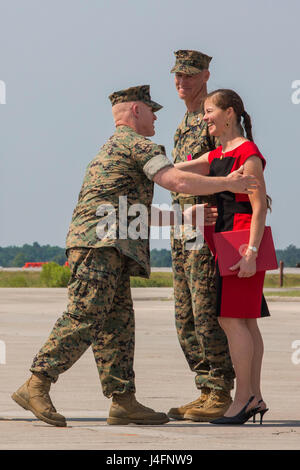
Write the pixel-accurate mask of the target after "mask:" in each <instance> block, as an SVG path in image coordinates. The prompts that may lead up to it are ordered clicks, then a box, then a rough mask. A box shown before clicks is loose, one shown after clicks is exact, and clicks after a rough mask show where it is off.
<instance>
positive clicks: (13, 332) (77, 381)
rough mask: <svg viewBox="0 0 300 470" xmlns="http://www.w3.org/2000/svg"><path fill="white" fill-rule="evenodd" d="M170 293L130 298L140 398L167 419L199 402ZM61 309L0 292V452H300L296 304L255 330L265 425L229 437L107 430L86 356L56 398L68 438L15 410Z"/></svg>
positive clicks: (62, 381)
mask: <svg viewBox="0 0 300 470" xmlns="http://www.w3.org/2000/svg"><path fill="white" fill-rule="evenodd" d="M171 293H172V289H164V288H163V289H160V288H157V289H156V288H154V289H150V288H147V289H133V298H134V304H135V312H136V353H135V371H136V384H137V398H138V399H139V400H140V401H141V402H142V403H143V404H145V405H148V406H151V407H153V408H155V409H156V410H161V411H168V409H169V408H170V407H172V406H177V405H179V404H183V403H186V402H188V401H190V400H193V399H195V398H196V397H197V395H198V393H197V390H196V389H195V386H194V374H193V373H192V372H190V371H189V370H188V368H187V365H186V362H185V359H184V357H183V354H182V352H181V349H180V347H179V344H178V341H177V338H176V332H175V326H174V306H173V301H172V300H170V299H171ZM168 299H169V300H168ZM65 307H66V289H33V288H32V289H26V288H24V289H22V288H19V289H4V288H2V289H0V342H2V343H1V344H2V346H5V349H6V351H5V352H6V357H5V362H6V364H2V363H1V356H0V449H105V450H110V449H116V450H130V449H137V450H139V449H146V450H148V449H149V450H151V449H158V450H159V449H163V450H164V449H168V450H171V449H172V450H187V449H201V450H202V449H219V450H227V449H230V450H233V449H276V450H278V449H298V450H299V449H300V400H299V397H300V306H299V302H288V303H287V302H270V304H269V307H270V310H271V315H272V316H271V318H266V319H261V320H259V321H260V326H261V330H262V333H263V336H264V341H265V357H264V367H263V393H264V398H265V400H266V402H267V404H268V406H269V408H270V411H269V412H268V413H267V414H266V415H265V420H264V422H265V424H264V425H263V426H259V424H253V423H250V422H249V423H247V424H245V425H243V426H242V427H241V426H237V427H226V428H225V427H219V426H213V425H211V424H209V423H194V422H190V421H171V422H169V423H168V424H166V425H163V426H136V425H130V426H108V425H106V416H107V412H108V409H109V405H110V400H107V399H106V398H104V397H103V395H102V392H101V387H100V382H99V378H98V376H97V370H96V367H95V362H94V358H93V355H92V352H91V350H90V349H89V350H88V351H87V352H86V353H85V354H84V355H83V356H82V357H81V359H80V360H79V361H78V362H77V363H76V364H75V365H74V366H73V367H72V368H71V369H70V370H69V371H67V372H66V373H64V374H62V375H61V376H60V378H59V380H58V382H57V384H55V385H54V386H53V387H52V389H51V397H52V400H53V402H54V404H55V406H56V408H57V410H58V411H59V412H61V413H63V414H64V415H65V416H66V418H67V422H68V427H67V428H55V427H52V426H48V425H47V424H45V423H43V422H41V421H39V420H37V419H36V418H35V417H34V416H33V415H32V414H31V413H30V412H27V411H25V410H23V409H22V408H20V407H18V405H17V404H16V403H14V402H13V401H12V400H11V398H10V395H11V393H12V392H14V391H15V390H16V388H17V387H19V386H20V385H21V384H22V383H23V382H24V381H25V379H26V378H27V377H28V375H29V372H28V368H29V366H30V364H31V361H32V358H33V356H34V354H35V353H36V352H37V350H38V349H39V348H40V346H41V345H42V344H43V342H44V341H45V339H46V338H47V336H48V334H49V332H50V330H51V328H52V326H53V324H54V322H55V321H56V319H57V318H58V316H59V315H60V314H61V313H62V312H63V310H64V309H65ZM2 359H3V356H2ZM2 362H3V361H2Z"/></svg>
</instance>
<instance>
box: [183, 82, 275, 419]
mask: <svg viewBox="0 0 300 470" xmlns="http://www.w3.org/2000/svg"><path fill="white" fill-rule="evenodd" d="M204 108H205V116H204V120H205V121H206V122H207V126H208V130H209V133H210V135H212V136H215V137H218V138H219V141H220V143H221V145H220V146H219V147H218V148H216V149H215V150H213V151H211V152H208V153H206V154H204V155H202V156H201V157H199V158H198V159H195V160H193V161H191V162H184V163H182V164H179V165H181V166H184V169H185V170H186V171H192V172H196V173H201V174H208V173H209V174H210V175H212V176H227V175H228V174H229V173H231V172H232V171H234V170H236V169H238V168H239V167H241V166H242V165H243V169H244V174H252V175H255V177H256V178H257V180H258V181H259V187H258V188H257V189H256V190H254V191H253V192H252V193H251V194H249V195H247V194H234V193H231V192H229V191H225V192H222V193H218V194H217V207H218V218H217V222H216V227H215V231H216V232H225V231H228V230H241V229H250V239H249V244H248V247H247V249H246V251H245V253H244V255H243V256H242V257H241V259H240V261H239V262H238V263H237V264H236V265H235V266H232V267H231V269H232V270H233V271H236V275H233V276H225V277H223V278H222V277H221V276H220V273H219V271H218V263H216V266H217V295H218V301H217V304H218V305H217V315H218V320H219V323H220V325H221V327H222V328H223V330H224V331H225V333H226V336H227V339H228V344H229V349H230V354H231V359H232V362H233V365H234V369H235V374H236V393H235V397H234V400H233V402H232V404H231V405H230V407H229V408H228V410H227V411H226V413H225V415H224V416H223V417H222V418H218V419H216V420H214V421H212V423H213V424H243V423H244V422H246V421H247V420H248V419H249V418H250V417H252V416H255V414H256V413H260V417H261V423H262V417H263V415H264V413H265V412H266V411H267V406H266V403H265V401H264V400H263V398H262V393H261V388H260V375H261V365H262V357H263V349H264V347H263V340H262V337H261V334H260V331H259V328H258V325H257V318H259V317H264V316H269V315H270V314H269V310H268V307H267V304H266V301H265V298H264V296H263V283H264V276H265V273H264V272H256V257H257V253H258V250H259V245H260V242H261V239H262V236H263V233H264V228H265V219H266V214H267V208H268V206H269V203H268V201H269V198H268V197H267V195H266V188H265V182H264V177H263V170H264V167H265V164H266V161H265V159H264V157H263V156H262V154H261V153H260V151H259V149H258V148H257V146H256V145H255V144H254V142H253V138H252V132H251V119H250V116H249V115H248V114H247V112H246V111H245V109H244V105H243V102H242V100H241V98H240V97H239V96H238V95H237V93H235V92H234V91H232V90H216V91H215V92H212V93H210V94H209V95H208V96H207V98H206V99H205V103H204ZM242 122H243V126H244V128H245V131H246V136H247V137H246V138H245V137H244V132H243V128H242V126H241V123H242Z"/></svg>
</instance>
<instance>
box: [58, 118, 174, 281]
mask: <svg viewBox="0 0 300 470" xmlns="http://www.w3.org/2000/svg"><path fill="white" fill-rule="evenodd" d="M167 166H173V163H172V162H171V161H170V160H169V159H168V158H167V157H166V155H165V149H164V147H163V146H160V145H157V144H155V143H154V142H152V141H151V140H149V139H147V138H145V137H143V136H141V135H139V134H137V133H136V132H135V131H134V130H133V129H131V128H130V127H127V126H119V127H117V128H116V131H115V133H114V135H113V136H112V137H111V138H110V139H108V141H107V142H106V143H105V144H104V145H103V147H102V148H101V149H100V152H99V153H98V155H97V156H96V157H95V158H94V159H93V160H92V161H91V163H90V164H89V165H88V167H87V170H86V174H85V178H84V181H83V185H82V188H81V191H80V194H79V197H78V203H77V205H76V207H75V209H74V212H73V217H72V221H71V225H70V228H69V232H68V235H67V242H66V246H67V249H68V248H78V247H81V248H101V247H114V248H116V249H117V250H118V251H119V252H120V253H123V254H124V255H126V256H128V257H129V258H130V260H131V261H130V262H129V266H128V268H129V273H130V275H132V276H142V277H149V275H150V250H149V233H150V229H149V227H150V224H148V223H147V226H146V228H145V230H144V232H145V231H146V234H145V235H146V237H147V238H144V239H143V238H138V239H132V238H130V237H129V236H126V230H127V228H128V227H127V226H123V225H122V213H123V215H124V214H125V225H126V223H127V221H128V226H130V223H131V222H132V221H133V220H134V219H135V218H136V215H135V216H128V217H127V211H128V210H129V208H130V207H131V206H133V205H134V204H143V205H144V206H145V207H146V208H147V211H148V214H149V217H150V212H151V210H150V208H151V203H152V198H153V186H154V183H153V182H152V178H153V177H154V176H155V174H156V173H157V172H158V171H159V170H161V169H162V168H165V167H167ZM120 196H123V199H124V200H125V202H126V204H127V207H125V208H123V209H122V207H120V199H119V198H120ZM107 205H109V207H112V208H113V209H114V211H115V212H114V214H111V216H110V217H112V218H111V219H109V220H110V221H111V223H110V231H108V233H107V234H105V237H103V236H100V235H99V231H100V228H101V227H104V226H105V224H106V221H107V220H108V216H107V212H106V211H105V207H106V206H107ZM102 209H103V210H102ZM146 217H147V216H146ZM120 221H121V222H120ZM119 222H120V223H121V225H122V226H120V223H119ZM146 222H148V220H146ZM148 225H149V226H148ZM121 229H122V231H123V233H124V229H125V234H124V237H123V238H122V237H121V236H120V230H121ZM101 230H102V229H101Z"/></svg>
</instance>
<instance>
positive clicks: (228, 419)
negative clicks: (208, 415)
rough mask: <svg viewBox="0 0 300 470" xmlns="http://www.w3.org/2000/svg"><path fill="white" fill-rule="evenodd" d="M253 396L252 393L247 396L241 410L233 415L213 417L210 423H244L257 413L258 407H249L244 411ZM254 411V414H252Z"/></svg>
mask: <svg viewBox="0 0 300 470" xmlns="http://www.w3.org/2000/svg"><path fill="white" fill-rule="evenodd" d="M253 398H254V395H253V396H252V397H250V398H249V400H248V401H247V403H246V405H245V406H244V407H243V408H242V409H241V411H240V412H239V413H238V414H236V415H235V416H222V417H221V418H217V419H214V420H213V421H210V423H211V424H244V423H246V421H248V419H249V418H251V417H252V416H255V413H258V410H259V407H257V408H251V409H250V410H248V411H246V409H247V407H248V406H249V405H250V403H251V402H252V400H253ZM253 413H254V414H253Z"/></svg>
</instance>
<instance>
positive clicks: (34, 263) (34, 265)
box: [23, 261, 48, 269]
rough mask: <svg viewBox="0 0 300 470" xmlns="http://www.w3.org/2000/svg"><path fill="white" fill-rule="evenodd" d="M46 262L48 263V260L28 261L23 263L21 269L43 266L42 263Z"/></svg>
mask: <svg viewBox="0 0 300 470" xmlns="http://www.w3.org/2000/svg"><path fill="white" fill-rule="evenodd" d="M47 263H48V261H38V262H28V263H25V264H24V266H23V269H26V268H41V267H42V266H43V264H47Z"/></svg>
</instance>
